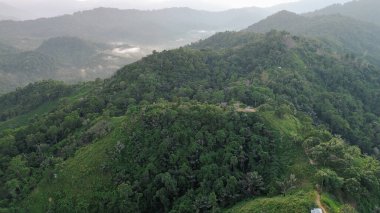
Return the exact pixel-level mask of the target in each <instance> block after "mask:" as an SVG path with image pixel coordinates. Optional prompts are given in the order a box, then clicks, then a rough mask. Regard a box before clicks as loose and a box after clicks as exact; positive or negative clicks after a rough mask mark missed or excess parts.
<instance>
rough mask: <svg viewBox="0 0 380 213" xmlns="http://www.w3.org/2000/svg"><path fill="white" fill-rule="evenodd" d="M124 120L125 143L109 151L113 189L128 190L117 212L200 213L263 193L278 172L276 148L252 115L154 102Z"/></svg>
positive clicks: (202, 106)
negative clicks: (188, 212)
mask: <svg viewBox="0 0 380 213" xmlns="http://www.w3.org/2000/svg"><path fill="white" fill-rule="evenodd" d="M127 117H128V122H127V123H125V124H124V126H125V134H126V138H125V140H124V141H123V142H122V144H119V145H118V146H117V147H115V150H114V151H113V152H112V153H113V155H114V157H113V158H115V159H116V164H115V165H116V167H115V168H113V170H112V173H113V174H115V176H114V182H115V183H117V185H118V186H117V188H118V189H120V188H125V187H127V186H129V187H130V188H125V189H124V190H125V191H124V192H123V193H126V192H127V191H128V198H127V200H125V197H120V198H121V199H120V200H117V203H119V204H121V203H123V202H128V203H125V207H126V209H121V210H122V211H132V209H131V206H133V207H135V208H136V209H135V210H136V211H141V212H152V211H154V212H168V211H170V210H171V209H172V210H173V212H181V211H182V210H181V209H187V210H188V211H207V210H211V209H213V208H214V207H215V208H218V207H224V206H227V205H230V204H233V203H235V202H236V201H238V200H240V199H244V198H246V197H252V196H259V195H262V194H265V192H266V191H267V190H266V187H268V188H269V186H270V184H271V182H272V180H273V179H275V178H276V177H277V176H278V175H279V173H277V172H278V171H280V169H281V168H279V167H280V166H281V163H280V162H279V161H278V160H279V159H278V156H276V155H275V154H274V153H276V152H277V151H276V150H277V149H279V148H280V147H281V146H280V145H279V144H278V143H279V141H276V140H274V138H276V135H275V134H274V132H273V131H272V130H270V129H267V128H266V127H264V126H263V124H262V123H261V121H260V120H261V118H259V117H258V116H256V115H255V114H244V113H237V112H235V111H234V110H223V109H220V108H218V107H213V106H208V105H201V104H181V105H175V104H160V105H158V106H147V107H144V108H143V109H142V110H138V111H137V112H135V111H134V110H133V111H132V112H130V113H128V114H127ZM269 168H270V169H269ZM264 186H265V187H264ZM113 208H119V206H114V207H113Z"/></svg>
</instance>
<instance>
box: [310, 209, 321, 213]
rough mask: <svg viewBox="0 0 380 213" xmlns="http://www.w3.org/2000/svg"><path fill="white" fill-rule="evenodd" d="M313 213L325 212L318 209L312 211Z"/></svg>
mask: <svg viewBox="0 0 380 213" xmlns="http://www.w3.org/2000/svg"><path fill="white" fill-rule="evenodd" d="M311 213H323V211H322V209H319V208H317V209H313V210H311Z"/></svg>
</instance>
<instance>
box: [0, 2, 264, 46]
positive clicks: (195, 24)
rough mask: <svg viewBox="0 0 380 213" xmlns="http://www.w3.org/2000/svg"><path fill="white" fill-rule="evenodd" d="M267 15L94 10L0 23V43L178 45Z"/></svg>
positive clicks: (246, 11) (250, 11)
mask: <svg viewBox="0 0 380 213" xmlns="http://www.w3.org/2000/svg"><path fill="white" fill-rule="evenodd" d="M269 14H270V13H269V12H267V11H264V10H262V9H260V8H243V9H235V10H228V11H223V12H207V11H199V10H193V9H189V8H170V9H162V10H153V11H140V10H119V9H110V8H98V9H94V10H89V11H84V12H77V13H74V14H73V15H65V16H60V17H55V18H48V19H37V20H33V21H23V22H18V21H4V22H0V39H1V40H3V41H6V42H8V43H11V44H14V45H18V44H20V42H19V41H20V40H23V39H24V43H23V45H25V43H28V42H27V41H25V40H28V41H32V42H35V41H36V40H37V41H38V40H40V41H41V40H44V39H48V38H51V37H58V36H75V37H80V38H83V39H88V40H93V41H101V42H115V41H117V42H126V43H132V44H144V45H145V46H148V45H153V46H164V47H168V46H176V47H177V46H179V45H182V44H186V43H189V42H191V41H196V40H198V39H199V38H205V37H207V36H210V35H211V34H213V33H214V32H216V31H225V30H239V29H242V28H245V27H247V26H249V25H250V24H252V23H255V22H257V21H259V20H261V19H262V18H264V17H266V16H268V15H269Z"/></svg>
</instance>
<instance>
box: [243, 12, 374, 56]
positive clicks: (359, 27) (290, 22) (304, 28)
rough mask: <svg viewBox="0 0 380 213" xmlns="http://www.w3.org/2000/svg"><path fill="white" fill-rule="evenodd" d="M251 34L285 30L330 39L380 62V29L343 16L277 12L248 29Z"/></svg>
mask: <svg viewBox="0 0 380 213" xmlns="http://www.w3.org/2000/svg"><path fill="white" fill-rule="evenodd" d="M246 30H247V31H251V32H261V33H265V32H269V31H271V30H284V31H288V32H291V33H293V34H297V35H304V36H309V37H314V38H320V39H323V40H328V41H330V42H334V43H336V44H337V47H336V48H337V49H339V47H343V48H344V49H345V50H346V51H349V52H352V53H354V54H358V55H359V56H360V57H364V58H367V59H369V60H370V61H371V62H373V63H379V61H380V45H379V44H380V36H379V35H380V27H378V26H377V25H375V24H371V23H368V22H363V21H359V20H356V19H353V18H349V17H346V16H342V15H326V16H314V17H306V16H302V15H297V14H295V13H291V12H288V11H281V12H279V13H276V14H274V15H272V16H270V17H268V18H266V19H264V20H262V21H260V22H258V23H256V24H254V25H252V26H250V27H248V28H247V29H246Z"/></svg>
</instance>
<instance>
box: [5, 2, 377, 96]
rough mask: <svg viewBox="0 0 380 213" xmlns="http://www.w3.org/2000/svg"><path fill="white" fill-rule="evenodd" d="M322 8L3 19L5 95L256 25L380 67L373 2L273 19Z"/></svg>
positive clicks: (299, 5)
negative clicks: (308, 39)
mask: <svg viewBox="0 0 380 213" xmlns="http://www.w3.org/2000/svg"><path fill="white" fill-rule="evenodd" d="M342 1H344V0H342ZM342 1H341V2H342ZM324 4H327V3H326V1H315V0H304V1H299V2H295V3H288V4H282V5H279V6H275V7H271V8H266V9H262V8H257V7H251V8H241V9H232V10H227V11H222V12H209V11H201V10H194V9H190V8H168V9H161V10H149V11H142V10H120V9H112V8H98V9H94V10H88V11H83V12H77V13H74V14H72V15H64V16H59V17H54V18H41V19H37V20H29V21H0V43H3V44H6V45H0V51H1V53H0V62H1V64H0V66H1V69H0V72H3V74H2V77H1V78H3V80H4V79H8V80H5V83H4V84H3V87H5V88H7V89H6V90H4V89H3V92H4V91H9V89H14V88H15V87H17V86H22V85H25V84H26V83H29V82H33V81H35V80H40V79H46V78H54V79H60V80H66V81H70V82H71V81H73V79H74V80H76V81H77V80H78V79H79V80H91V79H95V78H97V77H101V78H102V77H107V76H109V75H110V74H112V73H113V72H114V71H116V70H117V69H118V68H119V67H120V66H122V65H124V64H127V63H130V62H133V61H136V60H137V59H139V58H141V57H143V56H145V55H146V54H149V53H150V52H152V50H163V49H170V48H175V47H179V46H181V45H185V44H189V43H191V42H194V41H197V40H199V39H203V38H206V37H209V36H210V35H212V34H214V33H215V32H220V31H226V30H241V29H245V28H246V27H248V26H250V25H252V24H254V23H256V24H254V25H252V26H250V27H248V28H247V31H252V32H260V33H265V32H268V31H271V30H273V29H275V30H283V31H288V32H291V33H293V34H297V35H303V36H311V37H315V38H320V39H321V40H329V42H331V41H332V42H333V43H335V44H336V46H337V47H336V49H339V48H341V47H344V48H345V49H344V50H342V51H347V50H348V51H350V52H354V53H355V54H358V55H360V56H363V57H365V58H366V59H368V60H370V61H371V62H372V63H378V64H380V59H378V58H380V57H378V56H380V45H377V44H380V27H379V26H377V25H376V20H380V19H376V18H374V17H376V15H377V13H376V8H378V7H377V6H378V4H379V3H378V2H376V1H374V0H360V1H354V2H350V3H346V4H339V5H334V6H330V7H327V8H325V9H321V10H318V11H315V12H313V13H306V14H303V15H297V14H295V13H292V12H287V11H280V12H278V13H277V14H274V15H272V16H269V15H270V14H273V12H274V11H277V10H279V9H280V8H287V9H289V10H292V11H301V12H304V11H307V10H312V9H317V8H319V7H321V6H323V5H324ZM4 8H6V6H4V7H2V8H1V9H0V14H2V13H1V11H2V10H5V9H4ZM8 8H9V7H8ZM355 11H356V12H355ZM362 11H367V12H366V13H364V12H362ZM324 14H326V15H324ZM342 14H343V15H342ZM346 14H350V16H351V17H348V16H345V15H346ZM268 16H269V17H268ZM266 17H268V18H266ZM264 18H266V19H264ZM263 19H264V20H263ZM260 20H262V21H260ZM371 20H372V22H373V23H370V22H371ZM258 21H260V22H258ZM257 22H258V23H257ZM30 58H32V59H33V60H29V59H30ZM24 59H28V60H27V62H28V63H32V62H33V63H34V62H35V61H40V62H38V63H35V64H33V66H31V65H27V66H23V67H19V65H17V63H16V61H23V60H24ZM50 59H52V60H50ZM31 61H32V62H31ZM46 61H47V62H46ZM11 62H12V63H11ZM45 62H46V63H47V64H49V65H46V63H45ZM102 63H103V64H102ZM89 64H91V66H88V65H89ZM104 64H105V65H104ZM16 65H17V66H16ZM38 65H41V67H38ZM45 65H46V66H45ZM103 65H104V66H103ZM15 67H18V68H17V69H18V70H17V71H18V73H22V74H23V75H24V76H26V77H22V78H23V79H25V80H20V79H19V78H17V77H15V76H14V75H13V74H14V73H15ZM52 67H53V68H52ZM105 67H108V68H105ZM34 68H35V69H36V70H40V72H35V71H36V70H34ZM50 68H51V69H50ZM44 69H46V70H44ZM89 70H91V72H89ZM5 72H6V73H7V74H6V75H5V74H4V73H5ZM49 72H52V73H49ZM102 72H104V73H102ZM31 73H37V74H36V76H38V78H36V79H34V78H33V79H32V78H28V76H31V75H30V74H31ZM83 76H84V77H83ZM40 77H41V78H40ZM9 79H12V80H9ZM9 83H12V85H13V86H9Z"/></svg>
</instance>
